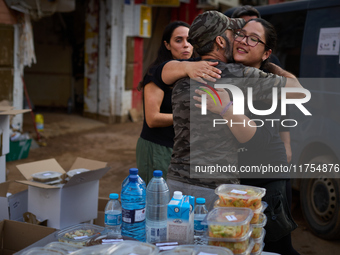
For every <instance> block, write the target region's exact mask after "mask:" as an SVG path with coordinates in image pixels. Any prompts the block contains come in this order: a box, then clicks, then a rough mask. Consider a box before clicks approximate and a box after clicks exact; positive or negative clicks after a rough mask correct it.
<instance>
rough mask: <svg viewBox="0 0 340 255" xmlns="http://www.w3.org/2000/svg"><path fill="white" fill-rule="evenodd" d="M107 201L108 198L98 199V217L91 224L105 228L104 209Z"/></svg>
mask: <svg viewBox="0 0 340 255" xmlns="http://www.w3.org/2000/svg"><path fill="white" fill-rule="evenodd" d="M109 200H110V199H109V198H108V197H107V198H106V197H100V198H99V199H98V216H97V219H94V221H93V224H95V225H98V226H102V227H105V218H104V217H105V207H106V204H107V202H109Z"/></svg>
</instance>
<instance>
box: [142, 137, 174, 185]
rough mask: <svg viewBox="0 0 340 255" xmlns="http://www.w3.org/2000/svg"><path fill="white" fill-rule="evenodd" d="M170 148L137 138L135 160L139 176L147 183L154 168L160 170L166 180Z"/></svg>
mask: <svg viewBox="0 0 340 255" xmlns="http://www.w3.org/2000/svg"><path fill="white" fill-rule="evenodd" d="M171 154H172V148H169V147H166V146H162V145H159V144H156V143H153V142H149V141H147V140H145V139H143V138H141V137H140V138H139V139H138V142H137V147H136V160H137V168H138V174H139V176H140V177H141V178H142V179H143V180H144V181H145V183H146V185H148V183H149V181H150V180H151V179H152V177H153V171H154V170H162V172H163V178H164V179H165V180H166V174H167V173H168V167H169V165H170V160H171Z"/></svg>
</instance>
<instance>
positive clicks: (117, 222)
mask: <svg viewBox="0 0 340 255" xmlns="http://www.w3.org/2000/svg"><path fill="white" fill-rule="evenodd" d="M118 198H119V195H118V194H116V193H111V194H110V201H109V202H107V204H106V207H105V227H106V230H107V231H108V232H110V233H112V234H115V235H120V234H121V227H122V206H121V205H120V202H119V200H118Z"/></svg>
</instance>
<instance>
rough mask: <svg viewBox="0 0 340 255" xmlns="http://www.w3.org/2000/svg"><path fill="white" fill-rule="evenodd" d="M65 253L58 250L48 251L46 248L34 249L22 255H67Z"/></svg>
mask: <svg viewBox="0 0 340 255" xmlns="http://www.w3.org/2000/svg"><path fill="white" fill-rule="evenodd" d="M67 254H68V253H65V252H63V251H60V250H57V249H48V248H44V247H34V248H31V249H29V250H27V251H25V252H23V253H22V255H67Z"/></svg>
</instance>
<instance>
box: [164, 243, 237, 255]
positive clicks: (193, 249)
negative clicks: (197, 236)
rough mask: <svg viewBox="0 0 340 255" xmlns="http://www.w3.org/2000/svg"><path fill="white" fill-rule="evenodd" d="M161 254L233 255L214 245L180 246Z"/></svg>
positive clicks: (229, 251) (225, 249)
mask: <svg viewBox="0 0 340 255" xmlns="http://www.w3.org/2000/svg"><path fill="white" fill-rule="evenodd" d="M161 254H164V255H170V254H181V255H185V254H188V255H201V254H211V255H213V254H214V255H233V253H232V251H231V250H229V249H227V248H224V247H216V246H212V245H179V246H177V247H176V248H174V249H172V250H171V251H165V252H162V253H161Z"/></svg>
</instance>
